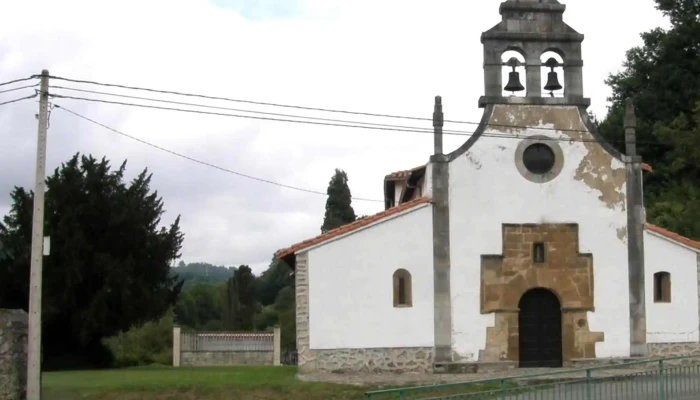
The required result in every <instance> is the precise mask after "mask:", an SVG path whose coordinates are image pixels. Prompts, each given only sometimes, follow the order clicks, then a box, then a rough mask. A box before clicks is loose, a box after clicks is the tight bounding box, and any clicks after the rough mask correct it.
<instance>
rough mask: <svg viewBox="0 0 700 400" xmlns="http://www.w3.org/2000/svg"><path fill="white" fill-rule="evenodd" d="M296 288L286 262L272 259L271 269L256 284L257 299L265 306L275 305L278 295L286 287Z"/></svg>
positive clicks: (264, 272) (261, 275)
mask: <svg viewBox="0 0 700 400" xmlns="http://www.w3.org/2000/svg"><path fill="white" fill-rule="evenodd" d="M288 286H294V278H293V276H292V275H291V270H290V269H289V267H288V266H287V264H285V263H284V262H282V261H280V260H277V259H274V258H273V259H272V261H271V262H270V265H269V267H268V268H267V269H266V270H265V271H263V273H262V274H260V277H259V278H258V279H257V280H256V283H255V298H256V300H257V301H258V302H260V304H262V305H263V306H268V305H270V304H272V303H274V301H275V298H276V297H277V294H278V293H279V292H280V290H282V289H283V288H285V287H288Z"/></svg>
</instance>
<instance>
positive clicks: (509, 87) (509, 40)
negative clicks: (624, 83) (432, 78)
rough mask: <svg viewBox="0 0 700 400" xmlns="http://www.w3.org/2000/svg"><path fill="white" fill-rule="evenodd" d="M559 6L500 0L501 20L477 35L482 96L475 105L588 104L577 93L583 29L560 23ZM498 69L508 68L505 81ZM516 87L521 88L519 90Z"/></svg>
mask: <svg viewBox="0 0 700 400" xmlns="http://www.w3.org/2000/svg"><path fill="white" fill-rule="evenodd" d="M565 10H566V6H565V5H563V4H560V3H559V1H557V0H507V1H505V2H504V3H502V4H501V7H500V14H501V16H502V21H501V22H500V23H499V24H498V25H496V26H494V27H493V28H491V29H489V30H488V31H486V32H484V33H483V34H482V35H481V43H482V44H483V46H484V84H485V96H483V97H481V98H480V99H479V107H482V108H483V107H485V106H486V105H488V104H542V105H577V106H584V107H588V106H589V105H590V100H589V99H586V98H584V97H583V76H582V67H583V60H582V59H581V43H582V42H583V35H582V34H580V33H578V32H576V31H575V30H574V29H573V28H571V27H570V26H568V25H567V24H566V23H564V20H563V14H564V11H565ZM508 54H515V55H516V57H512V56H507V55H508ZM516 68H519V69H520V70H522V71H523V72H524V75H525V76H522V75H523V74H521V73H520V72H518V71H517V70H516ZM504 69H505V70H507V71H508V82H507V83H504V82H503V81H504V79H503V75H504V72H505V71H504ZM511 69H512V70H511ZM557 70H558V71H560V72H557ZM545 73H546V81H544V82H543V79H542V76H543V75H544V74H545ZM562 75H563V76H562ZM523 82H524V83H525V85H523ZM561 82H563V85H562V84H561ZM561 89H563V91H562V90H561ZM504 92H510V94H508V93H504ZM516 92H524V96H522V95H521V96H517V95H515V93H516Z"/></svg>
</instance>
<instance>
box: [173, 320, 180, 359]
mask: <svg viewBox="0 0 700 400" xmlns="http://www.w3.org/2000/svg"><path fill="white" fill-rule="evenodd" d="M180 355H181V347H180V327H179V326H174V327H173V367H179V366H180Z"/></svg>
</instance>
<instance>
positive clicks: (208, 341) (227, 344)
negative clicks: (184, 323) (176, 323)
mask: <svg viewBox="0 0 700 400" xmlns="http://www.w3.org/2000/svg"><path fill="white" fill-rule="evenodd" d="M180 346H181V347H180V348H181V351H194V352H197V351H208V352H212V351H250V352H253V351H274V334H273V333H272V332H270V333H228V332H227V333H223V332H182V333H181V336H180Z"/></svg>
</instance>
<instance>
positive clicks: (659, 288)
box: [654, 272, 671, 303]
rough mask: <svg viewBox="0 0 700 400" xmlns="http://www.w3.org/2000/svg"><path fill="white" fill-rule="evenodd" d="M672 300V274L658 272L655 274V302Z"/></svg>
mask: <svg viewBox="0 0 700 400" xmlns="http://www.w3.org/2000/svg"><path fill="white" fill-rule="evenodd" d="M670 302H671V274H669V273H668V272H657V273H655V274H654V303H670Z"/></svg>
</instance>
